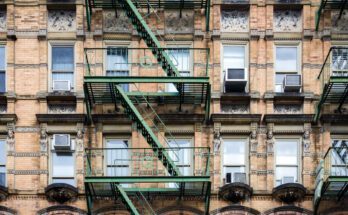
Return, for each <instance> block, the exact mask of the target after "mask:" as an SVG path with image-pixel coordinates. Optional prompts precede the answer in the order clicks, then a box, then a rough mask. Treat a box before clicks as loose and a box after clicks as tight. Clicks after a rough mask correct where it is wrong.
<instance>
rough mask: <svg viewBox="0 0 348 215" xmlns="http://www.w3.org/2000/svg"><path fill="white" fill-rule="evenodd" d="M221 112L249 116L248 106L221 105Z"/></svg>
mask: <svg viewBox="0 0 348 215" xmlns="http://www.w3.org/2000/svg"><path fill="white" fill-rule="evenodd" d="M221 112H223V113H231V114H247V113H249V105H248V104H221Z"/></svg>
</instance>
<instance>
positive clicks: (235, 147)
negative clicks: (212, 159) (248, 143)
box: [223, 140, 245, 165]
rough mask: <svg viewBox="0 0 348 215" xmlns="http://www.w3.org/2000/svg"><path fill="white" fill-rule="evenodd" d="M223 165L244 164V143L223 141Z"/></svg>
mask: <svg viewBox="0 0 348 215" xmlns="http://www.w3.org/2000/svg"><path fill="white" fill-rule="evenodd" d="M223 156H224V159H223V162H224V165H244V164H245V141H243V140H224V154H223Z"/></svg>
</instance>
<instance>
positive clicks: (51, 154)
mask: <svg viewBox="0 0 348 215" xmlns="http://www.w3.org/2000/svg"><path fill="white" fill-rule="evenodd" d="M54 134H59V133H54ZM54 134H51V135H49V146H50V147H49V165H50V167H49V170H50V175H49V184H53V180H54V179H73V181H74V185H73V186H75V187H76V186H77V177H76V176H77V174H76V153H75V152H76V150H75V147H76V136H75V135H71V134H69V133H66V134H69V135H70V143H71V148H72V150H71V151H69V152H71V156H72V158H73V169H74V174H73V178H72V177H56V176H53V169H54V167H53V166H54V163H53V153H56V154H57V152H56V151H55V149H54V146H53V135H54Z"/></svg>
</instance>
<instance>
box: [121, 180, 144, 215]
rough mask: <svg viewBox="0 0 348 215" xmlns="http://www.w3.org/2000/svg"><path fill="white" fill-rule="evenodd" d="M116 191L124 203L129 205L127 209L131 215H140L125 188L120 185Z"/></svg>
mask: <svg viewBox="0 0 348 215" xmlns="http://www.w3.org/2000/svg"><path fill="white" fill-rule="evenodd" d="M116 189H117V191H118V192H119V194H121V195H120V196H121V197H122V202H124V204H125V205H127V209H128V211H129V212H130V213H131V215H140V214H139V212H138V210H137V209H136V208H135V206H134V204H133V203H132V201H131V200H130V199H129V197H128V195H127V193H126V192H125V191H124V190H123V188H122V187H121V186H120V185H116Z"/></svg>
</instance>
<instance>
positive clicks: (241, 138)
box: [220, 135, 250, 184]
mask: <svg viewBox="0 0 348 215" xmlns="http://www.w3.org/2000/svg"><path fill="white" fill-rule="evenodd" d="M222 139H223V142H222V147H220V154H221V156H220V158H221V177H220V183H221V184H223V183H224V178H225V174H224V173H225V171H224V168H225V167H241V165H229V164H224V156H225V155H224V149H225V144H226V142H227V141H241V142H245V145H244V147H245V149H244V150H245V155H244V157H245V160H244V169H245V176H246V184H249V163H250V161H249V137H245V136H229V135H226V136H223V137H222ZM231 177H233V176H231ZM225 183H227V182H225Z"/></svg>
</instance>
